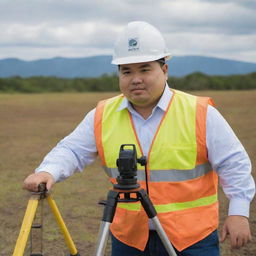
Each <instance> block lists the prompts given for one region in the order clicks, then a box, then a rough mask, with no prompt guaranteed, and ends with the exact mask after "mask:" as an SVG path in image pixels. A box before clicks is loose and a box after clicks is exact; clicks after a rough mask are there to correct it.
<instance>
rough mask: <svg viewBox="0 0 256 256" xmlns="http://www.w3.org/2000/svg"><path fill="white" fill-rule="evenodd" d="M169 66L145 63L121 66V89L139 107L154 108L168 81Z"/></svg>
mask: <svg viewBox="0 0 256 256" xmlns="http://www.w3.org/2000/svg"><path fill="white" fill-rule="evenodd" d="M167 73H168V66H167V64H165V65H163V67H161V66H160V65H159V63H158V62H156V61H152V62H144V63H135V64H124V65H120V69H119V87H120V90H121V92H122V93H123V94H124V96H126V97H127V99H128V100H129V101H130V102H131V103H132V104H133V105H135V106H138V107H154V106H155V105H156V104H157V102H158V100H159V98H160V97H161V95H162V93H163V90H164V87H165V82H166V79H167Z"/></svg>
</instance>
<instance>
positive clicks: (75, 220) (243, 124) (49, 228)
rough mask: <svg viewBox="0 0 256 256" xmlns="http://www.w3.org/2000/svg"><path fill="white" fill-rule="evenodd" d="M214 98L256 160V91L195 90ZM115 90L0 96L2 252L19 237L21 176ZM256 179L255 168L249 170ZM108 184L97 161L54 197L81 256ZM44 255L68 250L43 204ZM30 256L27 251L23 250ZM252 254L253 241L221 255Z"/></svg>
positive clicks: (255, 219) (255, 226) (91, 241)
mask: <svg viewBox="0 0 256 256" xmlns="http://www.w3.org/2000/svg"><path fill="white" fill-rule="evenodd" d="M196 94H202V95H209V96H212V97H213V98H214V99H215V102H216V103H217V106H218V108H219V110H220V111H221V112H222V114H223V115H224V116H225V117H226V119H227V120H228V122H229V123H230V124H231V126H232V127H233V129H234V130H235V132H236V134H237V135H238V137H239V138H240V140H241V141H242V143H243V144H244V146H245V148H246V150H247V152H248V154H249V155H250V157H251V160H252V163H253V166H255V164H256V159H255V145H256V138H255V137H256V136H255V135H256V129H255V127H256V119H255V107H254V103H255V99H256V91H232V92H219V91H216V92H213V91H209V92H198V93H196ZM110 95H113V94H107V93H105V94H96V93H80V94H78V93H72V94H66V93H63V94H59V93H56V94H54V93H53V94H31V95H28V94H17V95H8V94H2V95H1V94H0V120H1V122H0V124H1V125H0V175H1V180H0V223H1V229H0V241H1V243H0V255H3V256H6V255H11V254H12V251H13V248H14V246H15V243H16V239H17V237H18V233H19V229H20V226H21V223H22V218H23V215H24V213H25V208H26V205H27V202H28V199H29V194H28V193H27V192H26V191H23V190H22V189H21V186H22V181H23V179H24V178H25V177H26V176H27V175H28V174H29V173H31V172H32V171H33V169H34V168H35V167H36V166H37V165H38V164H39V163H40V161H41V160H42V158H43V156H44V155H45V154H46V153H47V152H48V151H49V150H50V149H51V148H52V147H53V146H54V145H55V144H56V143H57V142H58V141H59V140H60V139H61V138H63V137H64V136H65V135H67V134H68V133H69V132H71V131H72V130H73V129H74V128H75V126H76V125H77V124H78V123H79V122H80V121H81V120H82V119H83V117H84V115H85V113H86V112H88V111H89V110H90V109H91V108H93V107H94V106H95V104H96V102H97V101H98V100H99V99H103V98H107V97H109V96H110ZM253 175H254V177H256V174H255V171H254V173H253ZM108 188H109V185H108V183H107V181H106V179H105V175H104V174H103V172H102V171H101V169H100V167H99V163H98V161H96V163H95V164H93V165H92V166H90V167H88V168H87V169H86V170H85V172H84V173H79V174H76V175H74V176H73V177H71V178H69V179H68V180H67V181H64V182H62V183H60V184H56V186H55V188H54V191H53V194H52V195H53V198H54V199H55V200H56V203H57V205H58V207H59V209H60V211H61V213H62V215H63V217H64V220H65V222H66V224H67V226H68V229H69V231H70V232H71V234H72V238H73V239H74V241H75V243H76V245H77V248H78V249H79V250H80V251H81V254H82V255H92V254H93V253H92V252H93V248H94V245H95V240H96V237H97V233H98V227H99V223H100V218H101V214H102V208H101V207H100V206H98V205H97V202H98V200H99V199H103V198H105V196H106V193H107V190H108ZM220 202H221V208H220V209H221V210H220V214H221V223H222V222H223V218H224V216H225V214H226V212H227V200H226V199H225V198H224V196H223V194H222V192H220ZM44 208H45V210H44V212H45V218H44V251H45V253H44V255H45V256H47V255H57V256H61V255H66V254H67V249H66V246H65V244H64V242H63V238H62V236H61V235H60V233H59V231H58V228H57V226H56V223H55V220H54V218H53V216H52V214H51V212H50V211H49V208H48V206H47V204H45V207H44ZM251 227H252V232H253V233H255V232H256V206H255V200H254V202H253V204H252V207H251ZM27 255H28V254H27ZM231 255H232V256H238V255H239V256H240V255H241V256H242V255H250V256H252V255H256V240H255V238H254V240H253V243H251V244H250V245H248V246H247V247H246V248H244V249H242V250H239V251H232V252H231V251H230V250H229V244H228V242H225V243H224V244H223V245H222V256H231Z"/></svg>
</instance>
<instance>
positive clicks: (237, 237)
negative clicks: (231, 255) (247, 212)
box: [220, 215, 252, 249]
mask: <svg viewBox="0 0 256 256" xmlns="http://www.w3.org/2000/svg"><path fill="white" fill-rule="evenodd" d="M228 235H229V236H230V245H231V248H232V249H239V248H240V247H242V246H245V245H246V244H247V243H248V242H251V240H252V236H251V231H250V226H249V221H248V219H247V218H246V217H244V216H238V215H234V216H228V217H227V218H226V220H225V222H224V224H223V228H222V231H221V236H220V242H224V241H225V239H226V238H227V236H228Z"/></svg>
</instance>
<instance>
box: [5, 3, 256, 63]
mask: <svg viewBox="0 0 256 256" xmlns="http://www.w3.org/2000/svg"><path fill="white" fill-rule="evenodd" d="M255 13H256V1H254V0H233V1H228V0H137V1H135V0H121V1H117V0H93V1H92V0H11V1H10V0H0V59H3V58H9V57H15V58H20V59H24V60H33V59H40V58H52V57H56V56H62V57H86V56H93V55H102V54H112V48H113V45H114V41H115V39H116V37H117V35H118V33H119V32H120V31H121V30H122V28H123V27H124V26H125V25H126V24H127V23H128V22H130V21H134V20H144V21H147V22H149V23H151V24H152V25H154V26H156V27H157V28H158V29H159V30H160V31H161V32H162V33H163V35H164V38H165V40H166V42H167V46H168V48H169V50H170V52H171V53H172V55H173V56H180V55H202V56H214V57H220V58H227V59H234V60H242V61H248V62H255V63H256V15H255Z"/></svg>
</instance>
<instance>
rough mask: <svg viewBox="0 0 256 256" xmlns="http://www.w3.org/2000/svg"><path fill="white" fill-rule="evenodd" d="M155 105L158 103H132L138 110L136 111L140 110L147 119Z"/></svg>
mask: <svg viewBox="0 0 256 256" xmlns="http://www.w3.org/2000/svg"><path fill="white" fill-rule="evenodd" d="M131 104H132V103H131ZM155 106H156V104H154V105H150V106H138V105H134V104H132V107H133V108H134V109H135V110H136V112H138V113H139V114H140V115H141V116H142V117H143V118H144V119H145V120H146V119H148V117H149V116H150V115H151V114H152V111H153V109H154V107H155Z"/></svg>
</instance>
